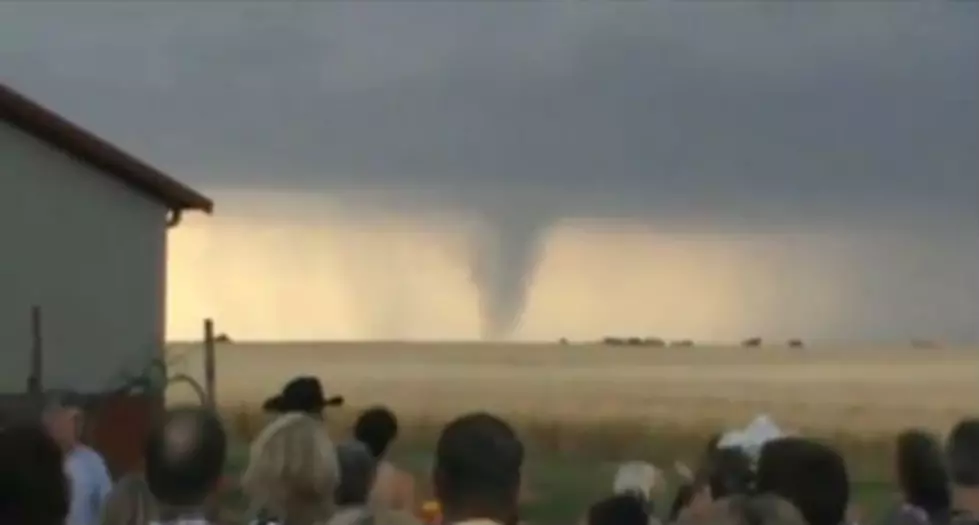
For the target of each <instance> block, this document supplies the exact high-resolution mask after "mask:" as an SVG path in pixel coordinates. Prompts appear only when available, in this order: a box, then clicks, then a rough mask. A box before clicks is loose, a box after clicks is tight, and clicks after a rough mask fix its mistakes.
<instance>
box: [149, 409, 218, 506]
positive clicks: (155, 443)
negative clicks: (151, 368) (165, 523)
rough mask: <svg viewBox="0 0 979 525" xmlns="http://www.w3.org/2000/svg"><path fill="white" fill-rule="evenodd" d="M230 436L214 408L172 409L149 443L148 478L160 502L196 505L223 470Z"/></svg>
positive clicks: (203, 498) (154, 430) (151, 435)
mask: <svg viewBox="0 0 979 525" xmlns="http://www.w3.org/2000/svg"><path fill="white" fill-rule="evenodd" d="M226 453H227V437H226V435H225V432H224V427H223V425H222V424H221V421H220V420H219V419H218V417H217V415H215V414H214V413H213V412H212V411H210V410H207V409H204V408H199V407H181V408H175V409H172V410H169V411H168V412H167V413H166V415H165V416H164V417H163V420H162V421H161V422H160V424H159V425H157V426H156V427H155V428H154V429H153V431H152V432H151V434H150V438H149V440H148V441H147V445H146V454H145V457H146V482H147V483H148V484H149V487H150V490H151V491H152V492H153V495H154V496H155V497H156V498H157V499H158V500H160V502H161V503H163V504H166V505H172V506H182V507H186V506H195V505H199V504H201V503H203V501H204V500H205V499H206V498H207V496H208V494H209V493H210V492H211V491H212V490H213V489H214V488H215V487H216V486H217V483H218V480H219V479H220V478H221V474H222V471H223V470H224V462H225V456H226Z"/></svg>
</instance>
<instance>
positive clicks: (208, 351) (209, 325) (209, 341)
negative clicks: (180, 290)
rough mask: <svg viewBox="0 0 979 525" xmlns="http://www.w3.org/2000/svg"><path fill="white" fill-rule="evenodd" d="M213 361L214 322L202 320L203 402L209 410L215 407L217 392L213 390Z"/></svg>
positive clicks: (214, 374)
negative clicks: (204, 396) (204, 395)
mask: <svg viewBox="0 0 979 525" xmlns="http://www.w3.org/2000/svg"><path fill="white" fill-rule="evenodd" d="M215 372H216V371H215V359H214V321H212V320H211V319H205V320H204V391H205V392H206V393H207V399H206V400H205V401H206V402H207V404H208V406H210V407H211V408H216V407H217V401H216V398H217V391H216V389H215V376H216V373H215Z"/></svg>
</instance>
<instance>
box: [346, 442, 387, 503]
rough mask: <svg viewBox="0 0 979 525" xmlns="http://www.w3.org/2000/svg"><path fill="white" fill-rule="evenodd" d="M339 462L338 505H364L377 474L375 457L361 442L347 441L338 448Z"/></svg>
mask: <svg viewBox="0 0 979 525" xmlns="http://www.w3.org/2000/svg"><path fill="white" fill-rule="evenodd" d="M337 460H339V462H340V485H338V486H337V490H336V503H337V505H343V506H347V505H364V504H365V503H367V498H368V496H370V492H371V486H373V485H374V475H375V474H376V472H377V461H376V460H375V459H374V455H373V454H371V451H370V449H368V448H367V445H364V444H363V443H361V442H360V441H346V442H344V443H341V444H340V445H338V446H337Z"/></svg>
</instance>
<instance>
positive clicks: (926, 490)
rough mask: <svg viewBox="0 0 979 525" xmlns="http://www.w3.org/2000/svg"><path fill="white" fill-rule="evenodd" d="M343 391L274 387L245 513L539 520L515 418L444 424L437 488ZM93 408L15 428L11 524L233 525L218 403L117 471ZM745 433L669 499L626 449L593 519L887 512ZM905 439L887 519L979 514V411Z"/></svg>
mask: <svg viewBox="0 0 979 525" xmlns="http://www.w3.org/2000/svg"><path fill="white" fill-rule="evenodd" d="M342 403H343V399H342V398H340V397H332V398H330V397H326V396H324V394H323V389H322V386H321V385H320V383H319V381H318V380H316V379H315V378H311V377H301V378H297V379H295V380H293V381H292V382H290V383H289V384H287V385H286V387H285V388H284V389H283V392H282V394H281V395H279V396H276V397H274V398H272V399H270V400H269V401H268V402H266V404H265V408H266V410H268V411H270V412H273V413H274V418H272V419H271V420H270V422H269V423H268V424H267V425H266V426H265V427H264V428H263V429H262V430H261V431H260V433H259V434H258V435H257V437H256V438H255V439H254V440H253V442H252V443H251V448H250V451H249V456H248V465H247V468H246V469H245V470H244V472H243V473H242V475H241V477H240V479H239V480H237V482H238V483H239V484H240V488H241V492H242V493H243V494H244V496H245V497H246V498H247V506H248V510H247V513H246V518H244V519H242V520H239V521H241V524H240V525H443V524H444V525H518V524H521V523H523V520H522V519H521V516H520V507H521V494H522V492H521V485H522V483H521V480H522V475H521V474H522V469H523V466H524V461H525V450H524V445H523V444H522V443H521V441H520V439H519V438H518V436H517V434H516V433H515V432H514V430H513V428H511V426H510V425H509V424H508V423H507V422H506V421H504V420H503V419H501V418H499V417H497V416H494V415H492V414H489V413H485V412H479V413H471V414H467V415H463V416H461V417H459V418H457V419H455V420H454V421H452V422H450V423H449V424H447V425H446V426H445V427H444V428H443V429H442V432H441V435H440V436H439V438H438V441H437V443H436V444H435V461H434V465H433V468H432V474H431V480H430V482H431V487H432V490H433V499H432V501H430V502H427V503H426V502H421V501H418V498H417V495H416V490H415V485H414V480H413V478H412V476H411V475H409V474H408V473H407V472H405V471H403V470H401V469H399V468H398V467H397V466H396V465H395V464H393V463H392V462H391V461H390V460H389V459H388V451H389V449H390V446H391V444H392V442H393V441H394V440H395V439H396V437H397V434H398V422H397V419H396V417H395V415H394V414H393V413H392V412H391V411H390V410H388V409H387V408H384V407H375V408H371V409H369V410H366V411H364V412H363V413H362V414H361V415H360V417H359V418H358V419H357V421H356V424H355V425H354V428H353V429H352V433H351V434H352V438H351V439H350V440H348V441H342V442H339V443H337V442H335V441H334V440H333V439H332V438H331V436H330V434H329V432H328V430H327V427H326V425H325V424H324V419H325V417H326V416H325V414H326V413H327V410H326V409H327V408H328V407H330V406H335V405H339V404H342ZM82 417H83V413H82V411H81V409H80V407H79V406H78V405H77V404H76V403H73V402H72V401H71V399H70V398H69V397H66V396H58V397H57V398H56V399H52V400H51V401H50V402H49V403H48V404H47V406H46V407H45V409H44V411H43V414H42V417H41V418H40V420H39V421H29V422H23V423H17V424H11V425H8V426H6V427H4V428H2V429H0V525H100V524H101V525H150V524H152V525H212V524H213V525H233V524H232V523H227V522H226V518H222V517H220V516H218V515H216V514H215V513H214V512H213V510H214V507H215V506H216V505H215V501H214V499H215V495H216V494H218V493H219V492H220V489H221V487H222V484H223V483H224V482H225V480H226V478H225V474H226V472H227V470H226V461H227V457H228V453H229V440H228V436H227V435H226V432H225V429H224V426H223V424H222V422H221V420H220V418H219V417H218V415H217V414H215V413H214V412H213V411H211V410H208V409H207V408H204V407H176V408H171V409H169V410H167V411H166V413H165V414H164V416H163V417H162V418H161V420H160V421H159V422H158V423H157V424H156V426H155V427H154V428H153V430H152V431H151V433H150V436H149V438H148V439H147V441H146V445H145V452H144V456H143V468H142V470H141V471H140V472H133V473H130V474H127V475H124V476H122V477H121V478H120V479H118V480H117V481H115V482H113V481H112V479H111V478H110V476H109V473H108V469H107V468H106V465H105V462H104V461H103V460H102V458H101V457H100V456H99V455H98V453H97V452H95V451H93V450H92V449H90V448H88V447H86V446H85V445H83V444H82V443H81V442H80V440H79V435H80V431H79V427H80V423H81V419H82ZM732 443H733V441H732V440H730V439H728V436H722V435H719V436H716V437H715V438H713V439H710V440H709V443H708V446H707V448H706V450H705V451H704V454H703V457H702V458H700V461H699V464H697V465H696V467H695V468H692V469H687V468H678V472H679V473H680V474H682V475H681V479H683V481H682V482H681V483H680V484H679V486H677V487H675V490H674V491H673V493H672V494H670V495H668V496H669V497H668V498H667V499H666V501H670V499H672V505H670V506H668V507H665V508H662V509H661V508H657V505H656V503H657V502H658V501H663V498H662V496H663V495H664V491H665V490H667V487H666V483H665V477H664V476H663V473H662V471H660V470H659V469H658V468H656V467H655V466H653V465H651V464H649V463H646V462H642V461H632V462H627V463H624V464H622V465H621V466H620V468H619V471H618V474H617V475H616V478H615V481H614V482H613V483H612V484H611V485H610V486H609V492H608V494H607V495H606V496H605V497H603V498H601V499H600V500H599V501H597V502H594V503H592V504H590V505H588V504H587V503H583V504H582V508H581V509H580V511H581V516H582V517H581V523H582V524H584V525H650V524H662V523H671V524H676V525H871V524H868V523H866V522H864V521H863V520H862V519H861V518H859V517H857V516H854V515H852V514H851V513H850V512H849V510H850V509H851V504H852V502H851V488H850V479H849V476H848V473H847V465H846V463H845V461H844V459H843V457H842V456H841V454H840V453H839V452H837V451H836V450H834V449H833V448H832V447H831V446H829V445H827V444H824V443H822V442H819V441H816V440H812V439H808V438H805V437H801V436H791V435H782V436H769V438H767V439H766V440H765V441H764V442H763V443H755V445H757V446H741V445H737V444H734V445H732ZM896 450H897V454H896V457H895V461H894V466H895V472H896V476H895V484H894V489H895V493H896V494H898V495H899V497H898V498H896V499H895V502H894V505H893V509H892V510H891V512H889V513H887V514H886V515H885V516H882V517H879V518H878V519H879V522H880V525H970V524H971V525H976V524H979V419H966V420H963V421H961V422H960V423H959V424H957V425H956V426H955V427H954V428H953V429H951V431H950V433H949V435H948V437H947V438H946V442H945V443H944V444H943V443H940V442H939V441H938V440H937V439H936V438H935V437H933V436H932V435H931V434H929V433H927V432H923V431H918V430H909V431H907V432H905V433H903V434H901V435H900V436H898V437H897V448H896ZM878 519H875V520H874V523H875V524H876V523H877V521H878ZM235 525H237V524H235ZM566 525H578V524H570V523H569V524H566Z"/></svg>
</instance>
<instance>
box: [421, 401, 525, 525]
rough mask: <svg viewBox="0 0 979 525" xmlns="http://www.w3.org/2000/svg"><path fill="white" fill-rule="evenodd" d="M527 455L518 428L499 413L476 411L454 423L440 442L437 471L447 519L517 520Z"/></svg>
mask: <svg viewBox="0 0 979 525" xmlns="http://www.w3.org/2000/svg"><path fill="white" fill-rule="evenodd" d="M523 455H524V451H523V445H522V444H521V442H520V440H519V439H517V436H516V434H515V433H514V431H513V429H512V428H510V425H508V424H507V423H506V422H504V421H503V420H501V419H499V418H497V417H495V416H492V415H490V414H486V413H475V414H469V415H466V416H462V417H460V418H458V419H456V420H455V421H453V422H451V423H449V424H448V425H447V426H446V427H445V428H444V429H443V430H442V435H441V436H440V437H439V440H438V444H437V445H436V450H435V468H434V473H433V478H434V480H433V481H434V484H435V493H436V497H437V498H438V499H439V501H440V502H441V503H442V505H443V508H444V513H445V516H446V518H447V519H448V520H460V519H469V518H487V519H494V520H497V521H501V522H504V523H509V522H510V521H511V520H513V519H514V518H515V517H516V512H517V499H518V497H519V493H520V469H521V467H522V465H523Z"/></svg>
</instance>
